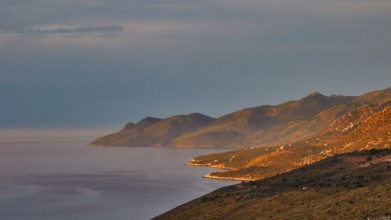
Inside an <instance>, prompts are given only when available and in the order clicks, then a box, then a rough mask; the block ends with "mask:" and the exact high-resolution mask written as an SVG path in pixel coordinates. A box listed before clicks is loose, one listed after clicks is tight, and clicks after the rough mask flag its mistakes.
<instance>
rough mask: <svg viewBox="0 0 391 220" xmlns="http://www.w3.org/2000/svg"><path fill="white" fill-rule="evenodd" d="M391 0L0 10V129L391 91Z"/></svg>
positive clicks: (15, 6)
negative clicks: (315, 95) (313, 95)
mask: <svg viewBox="0 0 391 220" xmlns="http://www.w3.org/2000/svg"><path fill="white" fill-rule="evenodd" d="M390 10H391V2H390V1H387V0H362V1H350V0H348V1H337V0H330V1H321V0H315V1H314V0H277V1H274V0H273V1H271V0H261V1H252V0H244V1H240V2H234V1H227V0H210V1H203V0H201V1H200V0H199V1H195V0H185V1H177V0H152V1H140V0H131V1H125V0H114V1H108V0H84V1H69V0H55V1H53V0H36V1H34V2H31V1H25V0H22V1H5V2H4V1H3V2H2V3H0V18H1V19H0V51H1V53H0V99H1V100H2V107H1V108H0V127H1V128H17V129H20V128H40V129H42V128H54V127H55V128H120V127H121V126H123V125H124V124H125V123H126V122H129V121H132V122H137V121H139V120H140V119H142V118H144V117H146V116H154V117H161V118H165V117H168V116H171V115H176V114H187V113H191V112H200V113H203V114H206V115H209V116H212V117H218V116H222V115H225V114H227V113H230V112H232V111H235V110H237V109H241V108H246V107H252V106H258V105H263V104H279V103H281V102H284V101H287V100H292V99H298V98H301V97H303V96H305V95H307V94H309V93H310V92H312V91H318V92H320V93H322V94H325V95H332V94H338V95H360V94H362V93H365V92H368V91H373V90H379V89H384V88H386V87H389V86H390V85H391V73H390V69H391V62H389V61H390V59H391V44H390V43H389V39H391V27H390V25H389V24H390V23H391V14H390V13H389V11H390Z"/></svg>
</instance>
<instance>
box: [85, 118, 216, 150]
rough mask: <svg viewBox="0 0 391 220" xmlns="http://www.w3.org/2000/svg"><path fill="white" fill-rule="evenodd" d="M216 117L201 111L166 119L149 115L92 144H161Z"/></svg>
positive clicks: (208, 122) (206, 123) (166, 143)
mask: <svg viewBox="0 0 391 220" xmlns="http://www.w3.org/2000/svg"><path fill="white" fill-rule="evenodd" d="M214 120H215V119H214V118H211V117H209V116H206V115H202V114H199V113H192V114H188V115H176V116H172V117H169V118H166V119H160V118H153V117H147V118H144V119H142V120H141V121H139V122H137V123H136V124H134V123H131V122H130V123H128V124H126V125H125V127H124V128H123V129H122V130H121V131H119V132H117V133H114V134H109V135H106V136H104V137H101V138H98V139H97V140H95V141H93V142H92V143H91V145H105V146H107V145H109V146H161V145H168V144H169V142H170V140H171V139H173V138H175V137H177V136H179V135H181V134H183V133H186V132H189V131H193V130H196V129H197V128H200V127H203V126H205V125H208V124H210V123H212V122H213V121H214Z"/></svg>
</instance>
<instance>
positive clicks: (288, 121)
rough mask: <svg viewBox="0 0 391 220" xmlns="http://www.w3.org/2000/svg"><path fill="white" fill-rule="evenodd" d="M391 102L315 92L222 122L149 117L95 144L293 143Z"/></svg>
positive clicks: (373, 95) (389, 95) (389, 92)
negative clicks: (366, 107) (364, 109)
mask: <svg viewBox="0 0 391 220" xmlns="http://www.w3.org/2000/svg"><path fill="white" fill-rule="evenodd" d="M387 100H391V88H388V89H385V90H380V91H374V92H370V93H366V94H364V95H361V96H358V97H351V96H336V95H332V96H325V95H322V94H320V93H317V92H313V93H311V94H309V95H308V96H306V97H304V98H302V99H300V100H295V101H288V102H285V103H282V104H280V105H276V106H272V105H263V106H259V107H253V108H246V109H242V110H239V111H236V112H233V113H231V114H228V115H225V116H222V117H219V118H217V119H213V118H210V117H208V116H205V115H201V114H191V115H188V116H189V117H190V118H192V119H191V120H189V119H187V120H185V119H184V118H186V117H187V116H184V115H179V116H172V117H170V118H167V119H164V120H161V119H156V118H147V119H148V120H147V119H144V120H147V122H148V123H145V124H146V125H143V126H141V125H140V123H141V122H142V121H144V120H142V121H140V122H138V123H136V124H133V123H128V124H127V125H126V126H125V127H124V128H123V129H122V130H121V131H119V132H118V133H115V134H111V135H107V136H104V137H101V138H99V139H97V140H96V141H94V142H93V143H92V144H93V145H104V146H118V145H121V146H175V147H204V148H207V147H222V148H244V147H258V146H262V147H266V146H273V145H281V144H289V143H294V142H297V141H300V140H304V139H308V138H310V137H313V136H314V135H316V134H317V133H318V132H320V131H322V130H323V129H325V128H326V127H327V126H328V125H330V123H332V122H333V121H334V120H335V119H336V118H337V117H338V116H340V115H342V114H344V113H346V112H347V111H349V110H351V109H354V108H357V107H359V106H361V105H365V104H370V103H383V102H385V101H387ZM149 120H151V122H150V121H149ZM178 120H179V121H180V120H182V122H181V123H178V122H177V121H178ZM147 125H148V126H147ZM149 126H150V127H149Z"/></svg>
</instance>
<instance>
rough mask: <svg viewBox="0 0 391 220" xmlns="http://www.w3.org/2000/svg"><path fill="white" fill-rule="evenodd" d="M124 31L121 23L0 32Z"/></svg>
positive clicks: (5, 31) (76, 32)
mask: <svg viewBox="0 0 391 220" xmlns="http://www.w3.org/2000/svg"><path fill="white" fill-rule="evenodd" d="M122 31H124V27H123V26H121V25H105V26H81V27H55V28H50V27H28V28H24V29H14V30H12V29H3V30H0V33H18V34H83V33H116V32H122Z"/></svg>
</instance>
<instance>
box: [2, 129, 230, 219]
mask: <svg viewBox="0 0 391 220" xmlns="http://www.w3.org/2000/svg"><path fill="white" fill-rule="evenodd" d="M89 141H91V138H90V137H80V136H79V137H73V138H72V137H66V138H64V137H51V138H48V137H24V138H23V137H20V136H19V137H4V135H3V136H2V137H1V139H0V219H7V220H14V219H18V220H22V219H29V220H36V219H37V220H38V219H39V220H46V219H48V220H49V219H50V220H65V219H66V220H69V219H72V220H89V219H93V220H101V219H102V220H103V219H105V220H106V219H113V220H121V219H127V220H128V219H149V218H151V217H153V216H156V215H158V214H160V213H163V212H165V211H167V210H169V209H171V208H174V207H175V206H178V205H180V204H182V203H184V202H187V201H189V200H192V199H194V198H196V197H199V196H201V195H203V194H205V193H208V192H210V191H212V190H214V189H217V188H219V187H222V186H226V185H230V184H233V182H228V181H216V180H208V179H203V178H201V177H202V175H204V174H206V173H209V172H211V171H212V170H211V169H209V168H198V167H187V166H184V164H185V163H186V162H187V161H188V160H190V159H191V158H192V157H194V156H197V155H201V154H206V153H213V152H219V151H217V150H201V149H173V148H150V147H137V148H125V147H123V148H121V147H113V148H104V147H87V146H86V144H87V143H89Z"/></svg>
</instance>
